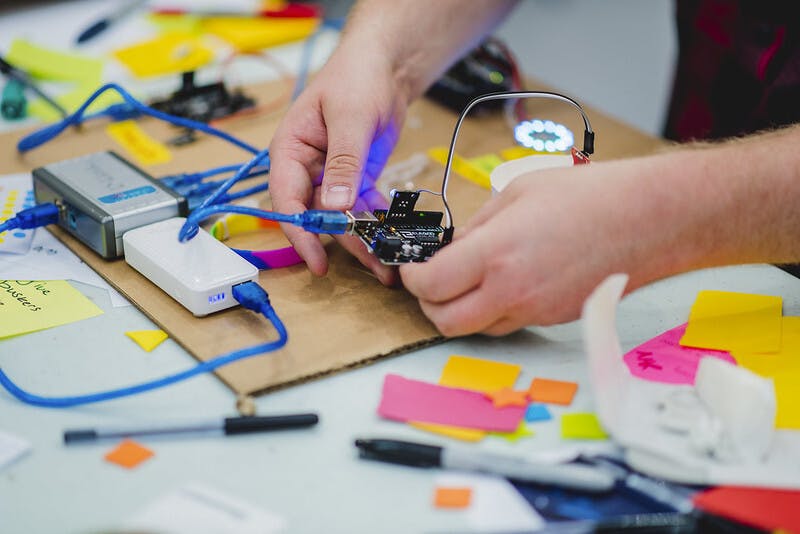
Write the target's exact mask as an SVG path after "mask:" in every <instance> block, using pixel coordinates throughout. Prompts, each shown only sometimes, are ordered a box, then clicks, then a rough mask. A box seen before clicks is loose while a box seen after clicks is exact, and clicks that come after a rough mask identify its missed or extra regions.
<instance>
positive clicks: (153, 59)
mask: <svg viewBox="0 0 800 534" xmlns="http://www.w3.org/2000/svg"><path fill="white" fill-rule="evenodd" d="M114 56H115V57H116V58H117V59H118V60H120V61H121V62H122V63H123V64H125V66H126V67H128V68H129V69H130V71H131V72H132V73H133V74H134V75H136V76H139V77H147V76H160V75H164V74H178V73H181V72H186V71H190V70H196V69H198V68H199V67H202V66H203V65H206V64H207V63H209V62H210V61H211V60H212V59H213V57H214V53H213V52H212V50H211V49H210V48H208V47H207V46H205V45H204V44H203V43H202V42H201V41H200V39H198V38H197V36H195V35H192V34H191V33H183V32H174V33H167V34H164V35H162V36H160V37H156V38H155V39H152V40H150V41H145V42H143V43H139V44H135V45H133V46H129V47H127V48H122V49H120V50H117V51H115V52H114Z"/></svg>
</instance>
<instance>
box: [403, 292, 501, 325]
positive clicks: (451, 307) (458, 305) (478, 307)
mask: <svg viewBox="0 0 800 534" xmlns="http://www.w3.org/2000/svg"><path fill="white" fill-rule="evenodd" d="M419 304H420V307H421V308H422V311H423V312H424V313H425V315H426V316H427V317H428V318H429V319H430V320H431V322H433V324H435V325H436V328H438V329H439V331H440V332H441V333H442V334H444V335H445V336H448V337H456V336H464V335H467V334H474V333H476V332H482V331H484V330H486V329H488V328H490V327H492V326H493V325H494V324H495V323H497V322H498V321H499V320H501V319H502V317H503V314H504V304H505V303H504V302H503V299H501V298H497V296H496V295H493V294H492V293H491V292H490V291H487V290H486V289H485V288H484V289H482V288H475V289H474V290H472V291H470V292H468V293H467V294H465V295H462V296H461V297H458V298H456V299H454V300H452V301H449V302H429V301H424V300H420V302H419Z"/></svg>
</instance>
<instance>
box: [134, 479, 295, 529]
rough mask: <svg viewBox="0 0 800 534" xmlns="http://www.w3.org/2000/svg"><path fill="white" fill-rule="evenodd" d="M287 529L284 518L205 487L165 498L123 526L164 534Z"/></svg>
mask: <svg viewBox="0 0 800 534" xmlns="http://www.w3.org/2000/svg"><path fill="white" fill-rule="evenodd" d="M285 528H286V521H285V520H284V518H282V517H280V516H278V515H276V514H273V513H271V512H268V511H266V510H263V509H261V508H258V507H256V506H254V505H252V504H250V503H248V502H245V501H242V500H240V499H239V498H237V497H233V496H230V495H226V494H223V493H221V492H219V491H217V490H215V489H213V488H210V487H208V486H205V485H202V484H187V485H185V486H182V487H180V488H178V489H176V490H174V491H172V492H170V493H168V494H166V495H162V496H161V497H159V498H158V499H157V500H155V501H153V502H152V503H150V504H149V505H147V506H146V507H145V508H144V509H143V510H141V511H140V512H139V513H137V514H136V515H135V516H133V517H131V518H130V519H128V520H127V521H125V522H124V523H123V524H122V525H121V526H120V530H124V531H125V532H159V533H163V534H219V533H222V532H235V533H236V534H274V533H276V532H284V531H285Z"/></svg>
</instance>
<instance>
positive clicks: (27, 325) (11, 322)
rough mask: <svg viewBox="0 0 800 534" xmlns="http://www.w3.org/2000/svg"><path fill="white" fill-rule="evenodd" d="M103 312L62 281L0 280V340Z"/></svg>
mask: <svg viewBox="0 0 800 534" xmlns="http://www.w3.org/2000/svg"><path fill="white" fill-rule="evenodd" d="M102 313H103V310H101V309H100V308H98V307H97V306H96V305H95V304H94V303H93V302H92V301H91V300H89V299H88V298H86V297H85V296H83V294H82V293H81V292H80V291H78V290H77V289H75V288H74V287H72V286H71V285H69V283H68V282H66V281H65V280H0V339H2V338H6V337H9V336H15V335H19V334H27V333H29V332H35V331H37V330H44V329H45V328H51V327H54V326H59V325H62V324H68V323H74V322H75V321H80V320H82V319H88V318H90V317H95V316H97V315H100V314H102Z"/></svg>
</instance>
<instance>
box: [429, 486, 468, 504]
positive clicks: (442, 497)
mask: <svg viewBox="0 0 800 534" xmlns="http://www.w3.org/2000/svg"><path fill="white" fill-rule="evenodd" d="M471 501H472V488H436V493H435V494H434V497H433V504H434V506H436V508H466V507H468V506H469V504H470V502H471Z"/></svg>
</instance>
